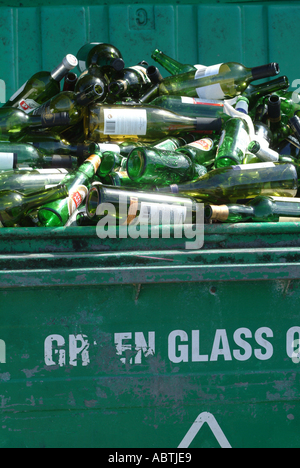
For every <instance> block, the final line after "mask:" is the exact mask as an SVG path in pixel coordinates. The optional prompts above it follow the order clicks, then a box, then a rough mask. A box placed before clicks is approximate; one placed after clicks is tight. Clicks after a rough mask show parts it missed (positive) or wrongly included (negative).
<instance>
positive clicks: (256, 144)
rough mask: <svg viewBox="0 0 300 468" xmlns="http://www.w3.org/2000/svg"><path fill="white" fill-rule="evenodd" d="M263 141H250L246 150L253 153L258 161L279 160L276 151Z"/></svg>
mask: <svg viewBox="0 0 300 468" xmlns="http://www.w3.org/2000/svg"><path fill="white" fill-rule="evenodd" d="M263 141H264V140H261V141H259V140H252V141H251V142H250V143H249V145H248V150H249V151H250V153H253V154H254V155H255V156H256V157H257V158H258V159H259V160H260V161H273V162H277V161H278V160H279V154H278V152H277V151H274V150H272V149H271V148H270V147H269V145H268V144H267V143H263Z"/></svg>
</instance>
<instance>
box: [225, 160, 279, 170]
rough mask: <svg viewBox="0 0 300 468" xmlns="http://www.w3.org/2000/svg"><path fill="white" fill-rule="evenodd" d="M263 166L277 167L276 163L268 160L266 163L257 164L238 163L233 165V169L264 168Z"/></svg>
mask: <svg viewBox="0 0 300 468" xmlns="http://www.w3.org/2000/svg"><path fill="white" fill-rule="evenodd" d="M263 167H275V164H274V163H271V162H266V163H257V164H240V165H239V164H238V165H236V166H231V168H232V169H234V170H235V171H247V170H249V169H250V170H251V169H262V168H263Z"/></svg>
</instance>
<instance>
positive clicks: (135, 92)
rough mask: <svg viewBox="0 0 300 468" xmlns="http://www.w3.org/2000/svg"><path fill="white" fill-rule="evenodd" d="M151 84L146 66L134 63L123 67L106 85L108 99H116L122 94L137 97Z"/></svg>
mask: <svg viewBox="0 0 300 468" xmlns="http://www.w3.org/2000/svg"><path fill="white" fill-rule="evenodd" d="M150 86H151V81H150V79H149V78H148V76H147V70H146V68H144V67H142V66H139V65H135V66H132V67H127V68H124V69H123V70H122V71H120V72H119V73H118V75H117V79H115V80H114V79H113V80H112V81H110V83H109V85H108V91H109V98H110V100H113V101H117V100H119V99H121V98H122V97H123V96H127V97H132V98H139V97H140V96H141V95H142V94H144V93H145V92H146V91H147V89H149V88H150Z"/></svg>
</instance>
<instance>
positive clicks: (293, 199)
mask: <svg viewBox="0 0 300 468" xmlns="http://www.w3.org/2000/svg"><path fill="white" fill-rule="evenodd" d="M268 198H271V200H274V201H278V202H289V203H290V202H293V203H300V198H292V197H275V196H274V197H273V196H268Z"/></svg>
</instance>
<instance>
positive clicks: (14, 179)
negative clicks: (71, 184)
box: [0, 168, 68, 192]
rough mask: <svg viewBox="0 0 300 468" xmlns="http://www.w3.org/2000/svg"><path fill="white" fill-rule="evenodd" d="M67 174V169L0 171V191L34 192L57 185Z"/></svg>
mask: <svg viewBox="0 0 300 468" xmlns="http://www.w3.org/2000/svg"><path fill="white" fill-rule="evenodd" d="M67 174H68V171H67V169H54V168H51V169H31V170H29V168H28V169H27V170H24V169H15V170H10V171H5V172H0V191H2V190H17V191H19V192H29V191H31V192H34V191H35V190H42V189H45V188H49V187H52V186H55V185H59V184H60V183H61V181H62V180H63V179H64V178H65V177H66V175H67Z"/></svg>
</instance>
